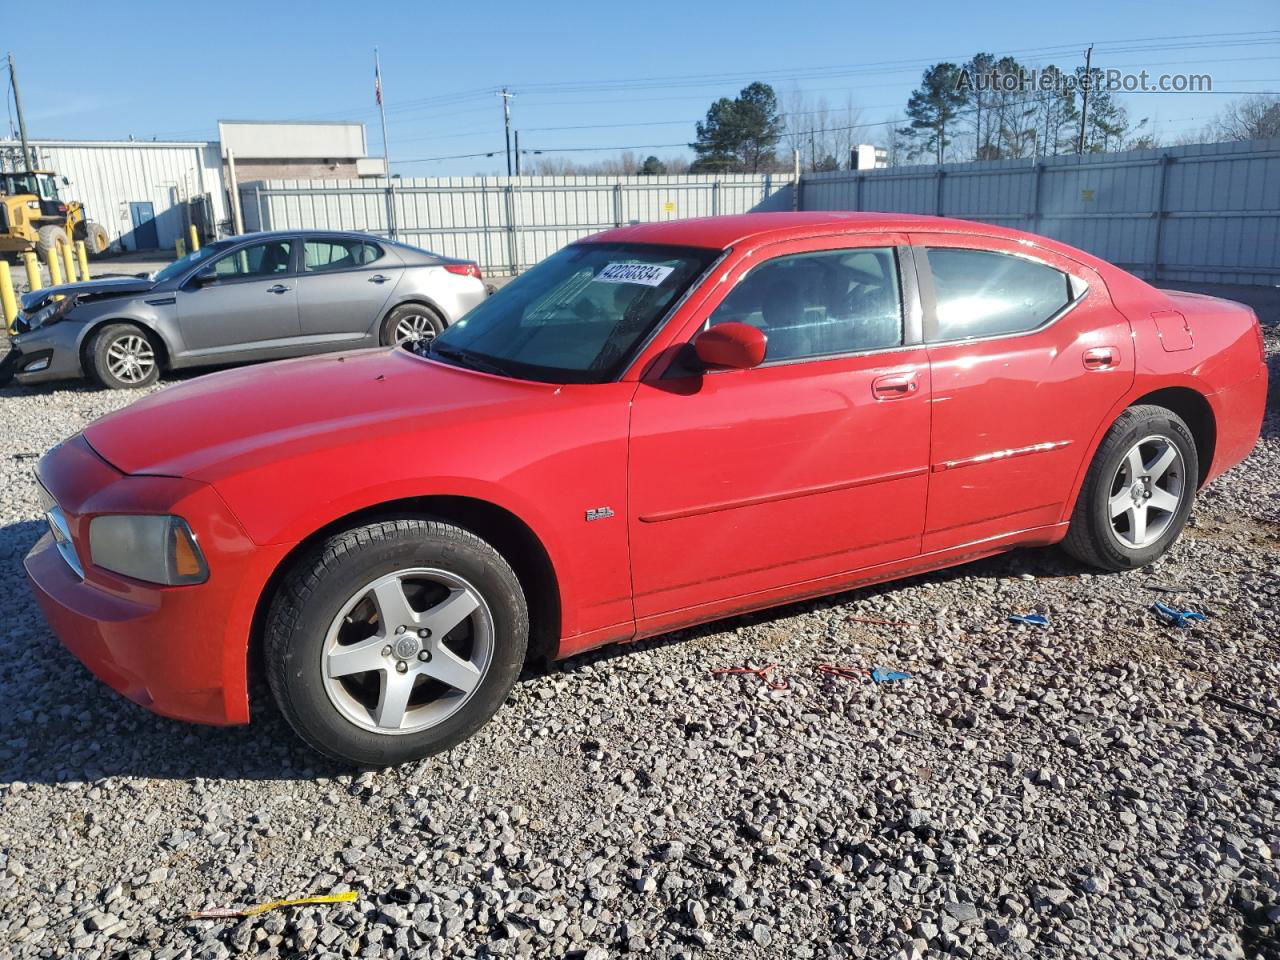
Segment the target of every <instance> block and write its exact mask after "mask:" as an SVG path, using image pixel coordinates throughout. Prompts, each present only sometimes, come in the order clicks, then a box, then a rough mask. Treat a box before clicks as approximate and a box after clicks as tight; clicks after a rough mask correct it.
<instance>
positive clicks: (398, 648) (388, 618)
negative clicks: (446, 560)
mask: <svg viewBox="0 0 1280 960" xmlns="http://www.w3.org/2000/svg"><path fill="white" fill-rule="evenodd" d="M493 651H494V621H493V615H492V613H491V612H490V611H489V607H488V604H486V603H485V600H484V597H483V596H481V594H480V592H479V591H478V590H477V589H476V588H475V587H474V586H472V585H471V584H470V583H468V582H467V581H466V580H464V579H463V578H461V577H459V576H457V575H455V574H452V573H449V572H447V571H444V570H438V569H434V568H430V567H415V568H412V569H408V570H399V571H396V572H395V573H390V574H387V575H385V576H382V577H379V578H378V579H376V580H373V581H372V582H370V583H367V584H365V585H364V586H363V587H361V588H360V589H359V590H357V591H356V592H355V593H354V594H353V595H352V596H351V597H350V598H349V599H348V600H347V602H346V603H345V604H343V606H342V608H341V610H340V611H339V612H338V615H337V616H336V617H334V619H333V621H332V623H331V624H330V626H329V630H328V633H327V635H326V637H325V642H324V646H323V650H322V653H321V659H322V662H321V664H320V668H321V671H322V675H323V679H324V688H325V692H326V693H327V694H328V696H329V700H330V702H331V703H332V704H333V705H334V706H335V707H336V708H337V709H338V710H339V711H340V712H341V713H342V714H343V716H345V717H346V718H347V719H348V720H350V721H351V722H352V723H354V724H356V725H357V726H359V727H362V728H364V729H365V730H371V731H373V732H375V733H382V734H406V733H417V732H419V731H422V730H426V729H428V728H430V727H434V726H437V725H438V724H440V723H443V722H444V721H445V720H447V719H448V718H449V717H451V716H453V715H454V714H455V713H456V712H457V711H458V710H460V709H461V708H462V707H463V705H464V704H466V702H467V701H468V700H470V699H471V696H472V694H474V693H475V691H476V690H477V689H478V688H479V686H480V684H481V682H482V681H483V680H484V678H485V675H486V674H487V673H488V671H489V666H490V664H491V663H492V662H493Z"/></svg>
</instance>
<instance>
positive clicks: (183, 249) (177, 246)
mask: <svg viewBox="0 0 1280 960" xmlns="http://www.w3.org/2000/svg"><path fill="white" fill-rule="evenodd" d="M173 249H174V250H175V251H177V254H178V259H179V260H181V259H182V258H183V257H185V256H186V255H187V246H186V244H184V243H183V242H182V238H181V237H179V238H178V239H177V240H176V241H175V242H174V244H173Z"/></svg>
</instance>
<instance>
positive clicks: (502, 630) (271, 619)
mask: <svg viewBox="0 0 1280 960" xmlns="http://www.w3.org/2000/svg"><path fill="white" fill-rule="evenodd" d="M528 635H529V616H528V608H527V606H526V603H525V597H524V593H523V592H522V590H521V588H520V582H519V580H518V579H517V578H516V575H515V573H514V572H513V571H512V569H511V567H510V565H508V564H507V562H506V561H505V560H504V559H503V558H502V556H501V555H500V554H499V553H498V552H497V551H496V550H495V549H494V548H493V547H491V546H490V545H489V544H488V543H486V542H485V541H483V540H481V539H480V538H479V537H477V536H476V535H475V534H473V533H471V532H470V531H468V530H465V529H463V528H461V527H457V526H454V525H452V524H449V523H443V522H440V521H436V520H425V519H416V518H407V519H397V520H385V521H382V522H379V523H372V524H368V525H366V526H361V527H357V528H355V529H352V530H347V531H346V532H344V533H340V534H336V535H334V536H332V537H330V538H329V539H328V540H326V541H325V542H324V543H323V544H322V545H321V546H320V548H319V549H318V550H317V551H315V552H314V553H313V554H311V555H310V556H308V557H306V558H305V559H303V560H302V561H301V562H300V563H299V564H298V565H297V566H296V567H295V569H294V570H293V571H292V573H291V574H290V575H289V576H288V577H287V579H286V580H285V582H284V583H283V585H282V587H281V589H280V591H279V592H278V593H277V595H276V597H275V599H274V601H273V603H272V605H271V610H270V613H269V615H268V621H267V625H266V633H265V641H264V642H265V649H264V653H265V656H266V663H267V671H266V672H267V679H268V682H269V684H270V686H271V690H272V692H273V694H274V695H275V699H276V702H277V703H278V704H279V706H280V709H281V711H282V712H283V713H284V715H285V717H286V718H287V719H288V721H289V723H290V724H291V725H292V726H293V728H294V730H296V731H297V733H298V734H299V735H300V736H301V737H302V739H303V740H305V741H306V742H307V743H308V744H310V745H311V746H312V747H314V748H315V749H316V750H319V751H320V752H321V753H324V754H327V755H328V756H330V757H333V758H335V759H337V760H340V761H342V762H344V763H351V764H355V765H358V766H374V767H381V766H391V765H394V764H399V763H405V762H408V761H410V760H417V759H419V758H421V757H425V756H427V755H429V754H432V753H437V752H439V751H442V750H447V749H449V748H450V747H452V746H454V745H455V744H457V743H459V742H461V741H462V740H464V739H466V738H467V737H469V736H471V735H472V734H473V733H475V732H476V731H477V730H478V729H480V727H482V726H483V725H484V724H485V723H486V722H488V720H489V718H490V717H492V716H493V714H494V713H495V712H496V711H497V709H498V707H499V706H501V704H502V702H503V701H504V700H505V699H506V697H507V694H508V693H509V692H510V691H511V687H512V685H513V684H514V683H515V680H516V677H517V676H518V675H519V673H520V669H521V667H522V665H523V663H524V656H525V648H526V645H527V643H528Z"/></svg>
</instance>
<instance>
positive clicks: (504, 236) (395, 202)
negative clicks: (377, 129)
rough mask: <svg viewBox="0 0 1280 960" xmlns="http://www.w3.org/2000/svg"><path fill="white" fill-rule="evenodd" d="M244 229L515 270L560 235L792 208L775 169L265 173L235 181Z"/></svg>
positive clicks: (562, 238)
mask: <svg viewBox="0 0 1280 960" xmlns="http://www.w3.org/2000/svg"><path fill="white" fill-rule="evenodd" d="M240 202H241V206H242V209H243V211H244V220H245V228H246V229H247V230H282V229H297V228H307V227H316V228H321V229H324V228H328V229H341V230H359V231H363V232H367V233H374V234H379V235H381V236H389V235H390V233H391V230H390V224H389V222H388V221H389V218H388V213H389V211H390V212H393V214H392V215H393V216H394V224H395V234H396V236H397V237H398V238H399V239H401V240H404V241H406V242H407V243H411V244H413V245H414V246H420V247H425V248H427V249H429V250H433V251H435V252H436V253H440V254H444V255H445V256H451V257H465V258H467V259H471V260H475V261H476V262H477V263H479V264H480V266H481V268H482V269H483V270H485V271H486V272H488V273H518V272H519V271H521V270H523V269H525V268H526V267H529V266H531V265H532V264H534V263H537V262H538V261H539V260H541V259H543V258H544V257H546V256H548V255H549V254H551V253H554V252H555V251H556V250H558V249H560V248H561V247H562V246H564V245H565V244H567V243H572V242H573V241H574V240H577V239H579V238H581V237H584V236H587V235H589V234H592V233H598V232H599V231H601V230H606V229H608V228H610V227H616V226H622V225H624V224H628V223H649V222H655V221H661V220H682V219H685V218H687V217H706V216H715V215H718V214H728V213H745V212H747V211H749V210H791V209H794V207H795V195H794V184H793V181H792V178H791V177H789V176H786V175H781V176H780V175H778V174H759V175H755V174H750V175H748V174H740V175H725V176H672V177H572V176H569V177H437V178H430V179H412V180H393V181H390V182H389V181H387V180H266V181H259V182H255V183H247V184H244V185H242V187H241V189H240Z"/></svg>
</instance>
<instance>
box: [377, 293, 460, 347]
mask: <svg viewBox="0 0 1280 960" xmlns="http://www.w3.org/2000/svg"><path fill="white" fill-rule="evenodd" d="M444 328H445V322H444V318H443V317H442V316H440V314H439V313H437V312H436V311H435V310H434V309H432V308H431V307H428V306H426V305H425V304H420V303H403V304H401V305H400V306H398V307H396V308H395V309H394V310H392V311H391V312H390V313H388V314H387V316H386V318H385V319H384V320H383V321H382V336H381V340H382V344H383V346H387V347H399V346H404V345H405V344H415V343H425V342H427V341H428V340H434V339H435V337H436V335H437V334H439V333H440V332H441V331H442V330H444Z"/></svg>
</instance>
